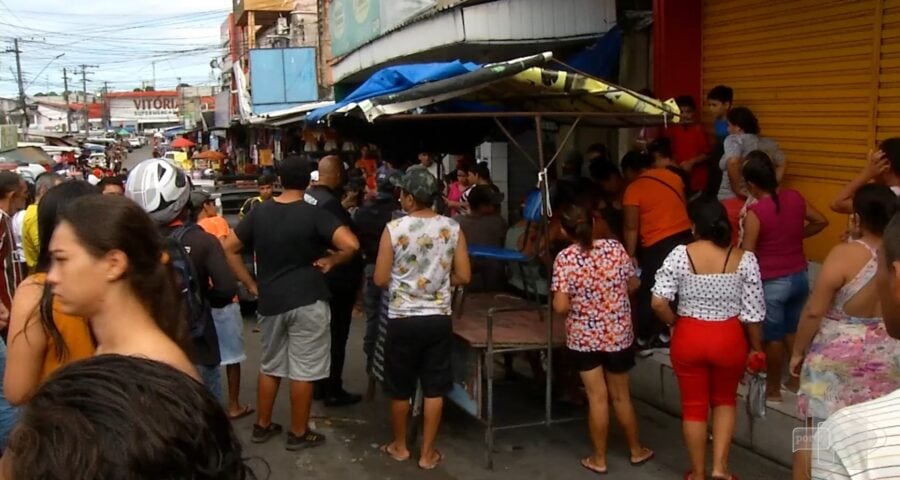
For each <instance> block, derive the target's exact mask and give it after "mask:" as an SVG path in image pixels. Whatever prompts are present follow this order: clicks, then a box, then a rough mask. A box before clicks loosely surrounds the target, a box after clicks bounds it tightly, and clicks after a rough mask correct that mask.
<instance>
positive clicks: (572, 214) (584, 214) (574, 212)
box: [561, 205, 594, 250]
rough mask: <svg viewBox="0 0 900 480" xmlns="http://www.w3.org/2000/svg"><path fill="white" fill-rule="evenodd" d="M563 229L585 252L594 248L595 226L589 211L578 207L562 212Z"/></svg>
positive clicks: (568, 208) (569, 207)
mask: <svg viewBox="0 0 900 480" xmlns="http://www.w3.org/2000/svg"><path fill="white" fill-rule="evenodd" d="M561 218H562V222H561V223H562V228H563V231H564V232H566V235H568V236H569V238H571V239H572V240H575V243H577V244H578V245H580V246H581V248H583V249H585V250H590V249H592V248H594V238H593V237H594V225H593V219H592V218H591V216H590V214H589V213H588V211H587V210H586V209H584V208H582V207H579V206H577V205H569V206H566V207H564V208H563V210H562V217H561Z"/></svg>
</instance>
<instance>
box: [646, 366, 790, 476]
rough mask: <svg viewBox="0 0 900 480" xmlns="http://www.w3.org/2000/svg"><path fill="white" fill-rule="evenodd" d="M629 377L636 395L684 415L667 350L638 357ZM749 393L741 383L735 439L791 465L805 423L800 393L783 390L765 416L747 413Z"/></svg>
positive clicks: (668, 410)
mask: <svg viewBox="0 0 900 480" xmlns="http://www.w3.org/2000/svg"><path fill="white" fill-rule="evenodd" d="M630 377H631V395H632V396H633V397H634V398H637V399H640V400H641V401H644V402H646V403H649V404H651V405H653V406H655V407H657V408H659V409H661V410H663V411H665V412H667V413H670V414H672V415H676V416H679V417H680V416H681V397H680V394H679V391H678V380H677V379H676V378H675V371H674V370H673V369H672V362H671V359H670V358H669V354H668V353H665V352H656V353H653V354H652V355H650V356H648V357H646V358H640V357H638V359H637V365H636V366H635V367H634V368H633V369H632V370H631V372H630ZM746 394H747V388H746V386H744V385H741V386H740V387H739V388H738V398H737V424H736V426H735V432H734V442H735V443H737V444H739V445H741V446H743V447H745V448H748V449H750V450H752V451H753V452H755V453H757V454H759V455H761V456H763V457H766V458H768V459H770V460H772V461H774V462H776V463H779V464H781V465H784V466H787V467H790V466H791V464H792V463H793V459H792V453H791V438H792V433H793V431H794V429H795V428H798V427H801V426H802V423H803V422H802V420H801V418H800V417H799V416H798V415H797V396H796V395H795V394H793V393H791V392H786V391H782V396H783V398H784V401H783V402H782V403H781V404H780V405H774V406H768V407H767V409H766V416H765V417H763V418H753V417H751V416H750V415H749V414H748V413H747V403H746Z"/></svg>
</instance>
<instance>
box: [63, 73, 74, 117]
mask: <svg viewBox="0 0 900 480" xmlns="http://www.w3.org/2000/svg"><path fill="white" fill-rule="evenodd" d="M63 88H64V89H65V90H63V99H64V100H65V101H66V132H70V131H71V130H72V109H71V108H69V74H68V73H67V72H66V69H65V68H63Z"/></svg>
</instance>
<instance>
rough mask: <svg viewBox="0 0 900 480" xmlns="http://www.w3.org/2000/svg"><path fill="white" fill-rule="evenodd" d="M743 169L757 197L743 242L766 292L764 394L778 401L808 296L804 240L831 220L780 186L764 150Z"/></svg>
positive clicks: (751, 155)
mask: <svg viewBox="0 0 900 480" xmlns="http://www.w3.org/2000/svg"><path fill="white" fill-rule="evenodd" d="M742 173H743V177H744V181H745V182H746V183H747V189H748V190H749V192H750V195H751V196H752V197H753V198H754V199H756V201H755V202H754V203H753V204H751V205H750V206H749V207H748V208H747V216H746V217H745V218H744V238H743V242H742V244H741V246H742V247H743V248H744V250H747V251H749V252H754V253H756V258H757V260H758V261H759V271H760V275H761V277H762V280H763V290H764V291H765V295H766V321H765V322H764V323H763V345H764V346H765V349H766V361H767V368H766V371H767V375H766V379H767V382H768V384H767V388H766V398H767V400H768V401H770V402H776V403H777V402H781V388H782V387H781V371H782V369H783V368H784V364H785V361H786V358H785V357H786V355H789V354H790V352H791V350H792V349H793V347H794V334H795V333H796V332H797V323H798V322H799V321H800V312H801V311H802V310H803V305H804V304H805V303H806V299H807V297H809V276H808V275H807V273H806V255H805V254H804V252H803V239H805V238H808V237H811V236H813V235H815V234H817V233H819V232H821V231H822V230H823V229H824V228H825V227H827V226H828V220H827V219H825V216H824V215H822V213H821V212H819V211H818V210H816V208H815V207H813V206H812V205H811V204H809V203H807V201H806V200H805V199H804V198H803V195H801V194H800V192H798V191H796V190H792V189H789V188H779V187H778V179H777V178H776V173H775V165H773V164H772V160H771V159H769V156H768V155H767V154H766V153H765V152H763V151H761V150H754V151H752V152H750V153H749V154H747V157H746V160H745V162H744V168H743V170H742ZM791 390H794V391H796V390H797V388H796V386H793V387H791Z"/></svg>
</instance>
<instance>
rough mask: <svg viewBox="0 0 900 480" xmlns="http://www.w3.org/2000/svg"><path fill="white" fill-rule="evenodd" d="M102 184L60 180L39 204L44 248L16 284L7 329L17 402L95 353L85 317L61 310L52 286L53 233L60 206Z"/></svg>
mask: <svg viewBox="0 0 900 480" xmlns="http://www.w3.org/2000/svg"><path fill="white" fill-rule="evenodd" d="M88 195H98V192H97V189H96V188H94V187H93V186H91V184H89V183H87V182H83V181H71V182H66V183H62V184H60V185H57V186H55V187H53V188H51V189H50V190H48V191H47V193H46V194H45V195H44V196H43V198H42V199H41V203H40V206H39V210H38V219H37V220H38V238H39V239H40V246H39V253H38V259H37V265H36V267H35V273H34V274H33V275H30V276H28V278H26V279H25V280H24V281H23V282H22V284H21V285H19V288H18V289H17V290H16V295H15V298H13V308H12V312H11V317H10V323H9V332H8V336H7V338H8V340H7V343H8V358H9V359H10V362H11V363H12V365H14V367H15V368H10V369H7V370H6V373H5V376H4V380H3V392H4V394H5V395H6V398H7V400H9V402H10V403H12V404H14V405H19V404H22V403H24V402H25V401H26V400H28V398H29V397H30V396H31V394H32V393H34V391H35V390H36V389H37V387H38V386H40V384H41V383H42V382H43V381H44V380H46V379H47V377H48V376H49V375H50V374H51V373H53V372H54V371H55V370H56V369H58V368H59V367H61V366H63V365H65V364H67V363H70V362H74V361H77V360H79V359H82V358H87V357H90V356H91V355H93V354H94V348H95V347H94V340H93V338H92V337H91V331H90V328H89V327H88V324H87V321H86V320H85V319H84V318H83V317H78V316H73V315H67V314H65V313H63V312H61V311H59V308H58V307H59V305H58V303H57V302H55V301H54V297H53V293H52V292H51V290H50V286H49V285H47V283H46V278H47V270H49V269H50V238H51V236H52V235H53V230H54V229H55V228H56V225H57V223H58V221H59V220H58V218H59V209H60V208H61V207H63V206H64V205H67V204H68V203H70V202H72V201H74V200H75V199H77V198H81V197H84V196H88Z"/></svg>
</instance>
